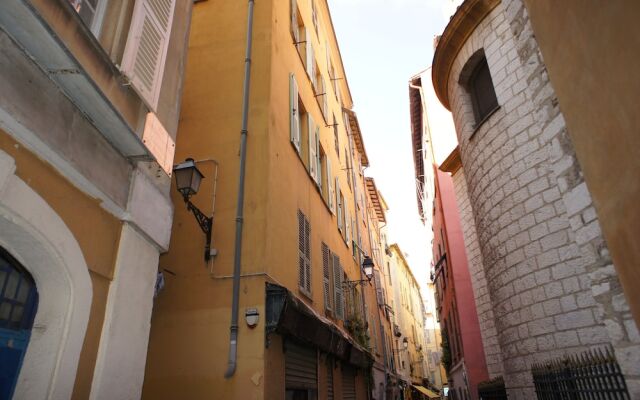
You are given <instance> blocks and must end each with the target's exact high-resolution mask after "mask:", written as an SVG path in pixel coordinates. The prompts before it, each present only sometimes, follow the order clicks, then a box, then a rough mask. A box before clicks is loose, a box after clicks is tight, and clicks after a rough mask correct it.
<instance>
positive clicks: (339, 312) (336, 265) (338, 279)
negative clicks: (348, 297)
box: [331, 253, 344, 319]
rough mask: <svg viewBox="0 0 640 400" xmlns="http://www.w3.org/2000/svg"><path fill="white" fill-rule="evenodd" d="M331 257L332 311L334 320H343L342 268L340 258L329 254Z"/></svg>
mask: <svg viewBox="0 0 640 400" xmlns="http://www.w3.org/2000/svg"><path fill="white" fill-rule="evenodd" d="M331 255H332V256H333V257H332V258H333V290H334V292H333V298H334V299H335V303H334V309H335V311H336V318H339V319H344V293H343V291H342V267H341V266H340V257H338V256H337V255H336V254H333V253H332V254H331Z"/></svg>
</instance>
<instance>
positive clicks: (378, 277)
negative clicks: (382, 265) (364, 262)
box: [373, 269, 384, 306]
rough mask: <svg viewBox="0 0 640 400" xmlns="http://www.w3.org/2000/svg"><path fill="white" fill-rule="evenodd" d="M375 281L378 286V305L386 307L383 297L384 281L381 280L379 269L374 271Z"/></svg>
mask: <svg viewBox="0 0 640 400" xmlns="http://www.w3.org/2000/svg"><path fill="white" fill-rule="evenodd" d="M373 279H374V283H375V285H376V299H377V300H378V305H379V306H382V305H384V298H383V296H382V281H381V280H380V271H378V270H377V269H374V270H373Z"/></svg>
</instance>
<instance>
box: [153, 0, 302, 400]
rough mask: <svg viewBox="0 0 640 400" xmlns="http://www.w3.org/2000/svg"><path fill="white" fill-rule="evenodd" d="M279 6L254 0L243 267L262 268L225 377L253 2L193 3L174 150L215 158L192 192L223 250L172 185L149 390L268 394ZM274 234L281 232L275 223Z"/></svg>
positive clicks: (247, 281) (244, 297)
mask: <svg viewBox="0 0 640 400" xmlns="http://www.w3.org/2000/svg"><path fill="white" fill-rule="evenodd" d="M271 9H272V3H271V2H269V1H260V2H256V5H255V10H254V21H253V49H252V69H251V78H252V82H251V91H250V99H249V101H250V106H249V126H248V131H249V134H248V141H247V143H248V145H247V174H246V180H245V204H244V227H243V243H244V245H243V251H242V266H241V269H242V274H243V275H254V276H247V277H244V278H242V281H241V291H240V328H239V339H238V369H237V371H236V373H235V375H234V376H233V378H231V379H225V378H224V373H225V370H226V369H227V354H228V347H229V325H230V311H231V292H232V289H231V287H232V280H231V279H230V277H231V275H232V273H233V259H234V256H233V253H234V250H233V249H234V232H235V226H236V198H237V197H236V195H237V189H238V171H239V157H238V149H239V143H240V126H241V106H242V82H243V70H244V68H243V67H244V59H245V54H244V52H245V40H246V20H247V2H238V1H224V2H211V1H209V2H200V3H197V4H195V5H194V12H193V20H192V30H191V37H190V39H189V55H188V63H187V68H186V76H185V93H184V99H183V106H182V112H181V123H180V128H179V129H180V135H179V136H178V138H177V142H176V157H175V158H176V160H179V161H180V160H184V159H185V158H187V157H192V158H194V159H196V160H215V162H214V161H206V162H202V163H199V164H198V168H199V169H200V170H201V171H202V173H203V174H204V175H205V179H204V181H203V182H202V185H201V187H200V191H199V192H198V194H197V195H196V196H194V197H193V198H192V201H193V202H194V203H195V204H196V206H198V207H199V208H200V209H201V210H202V212H203V213H205V214H207V215H211V214H212V213H214V209H215V214H214V222H213V235H212V236H213V243H212V247H213V248H215V249H217V251H218V254H217V256H216V257H215V258H213V259H212V260H211V261H209V263H206V262H205V260H204V258H203V253H204V243H205V236H204V234H203V233H202V231H201V230H200V228H199V226H198V225H197V223H196V221H195V220H194V218H193V215H192V214H191V213H190V212H189V211H188V210H187V209H186V206H185V205H184V201H183V200H182V198H181V196H180V195H179V194H178V193H177V191H176V190H172V191H171V196H172V200H173V203H174V204H175V215H174V224H173V228H172V234H171V239H170V246H169V249H170V250H169V252H168V253H166V254H164V255H162V256H161V258H160V267H161V269H162V270H164V271H165V272H164V274H165V280H166V286H165V289H164V290H163V291H162V292H161V293H160V295H159V296H158V298H157V300H156V303H155V304H154V311H153V317H152V324H151V333H150V338H149V355H148V361H147V366H146V372H145V382H144V387H143V392H142V398H149V399H163V398H166V399H174V398H183V397H187V398H189V397H190V398H204V397H214V398H247V399H261V398H264V396H265V395H264V379H263V378H264V374H265V364H264V354H265V345H264V324H263V321H264V315H265V314H264V302H265V281H267V280H270V279H269V278H268V277H267V276H266V275H264V274H266V273H268V269H267V268H268V266H269V264H270V262H271V261H270V260H267V259H266V258H265V252H266V241H265V240H264V238H265V237H267V236H268V232H269V231H268V229H269V228H268V227H269V221H268V220H267V211H266V210H267V207H268V204H269V202H268V199H267V187H268V185H269V184H270V180H271V179H272V178H270V177H269V174H268V168H269V165H268V162H267V160H268V155H269V152H268V150H267V149H268V130H267V127H268V118H269V117H270V115H269V112H268V99H269V89H270V86H269V85H270V79H268V76H269V75H270V57H271V54H270V48H271V47H270V46H271V24H272V21H271V19H272V13H271ZM286 91H287V93H288V86H287V87H286ZM216 165H217V166H218V170H217V172H218V175H217V183H216V179H215V175H216ZM214 186H215V190H216V192H215V203H214ZM174 188H175V187H174ZM292 215H294V216H295V214H292ZM272 234H275V235H276V236H277V233H276V232H273V233H272ZM296 243H297V242H296ZM282 261H284V260H281V262H282ZM293 271H294V269H292V272H291V273H292V274H293ZM270 281H272V280H270ZM272 282H273V281H272ZM246 307H255V308H258V310H259V312H260V322H259V325H258V326H257V327H256V328H255V329H249V328H248V327H247V326H246V324H245V323H244V320H243V314H244V309H245V308H246Z"/></svg>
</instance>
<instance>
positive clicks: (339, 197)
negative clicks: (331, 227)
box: [336, 176, 343, 232]
mask: <svg viewBox="0 0 640 400" xmlns="http://www.w3.org/2000/svg"><path fill="white" fill-rule="evenodd" d="M336 206H337V208H338V229H339V230H340V232H342V212H343V209H342V195H341V194H340V181H339V180H338V177H337V176H336Z"/></svg>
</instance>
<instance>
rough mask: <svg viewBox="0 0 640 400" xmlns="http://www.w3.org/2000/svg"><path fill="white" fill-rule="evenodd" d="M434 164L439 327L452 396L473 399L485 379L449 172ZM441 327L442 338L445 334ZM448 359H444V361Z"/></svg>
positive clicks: (435, 260)
mask: <svg viewBox="0 0 640 400" xmlns="http://www.w3.org/2000/svg"><path fill="white" fill-rule="evenodd" d="M434 168H435V178H436V179H435V200H434V208H433V214H434V215H433V236H434V239H433V259H434V262H435V266H434V268H433V270H432V275H431V276H432V280H433V281H434V283H435V286H436V306H437V310H438V319H439V321H440V326H441V327H442V329H443V347H448V348H445V349H443V353H444V356H443V358H444V360H443V362H444V363H445V367H446V368H447V370H448V371H447V372H448V376H449V387H450V391H449V397H450V398H451V399H452V400H469V399H473V400H476V399H478V389H477V387H478V383H479V382H482V381H485V380H488V379H489V374H488V372H487V366H486V361H485V354H484V349H483V346H482V337H481V335H480V325H479V323H478V314H477V312H476V304H475V300H474V295H473V288H472V285H471V276H470V274H469V268H468V264H467V256H466V253H465V246H464V240H463V236H462V228H461V224H460V216H459V214H458V209H457V206H456V198H455V192H454V188H453V182H452V179H451V176H450V175H449V174H448V173H446V172H442V171H440V170H438V169H437V167H434ZM445 331H446V338H444V336H445V333H444V332H445ZM447 358H448V359H447Z"/></svg>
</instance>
